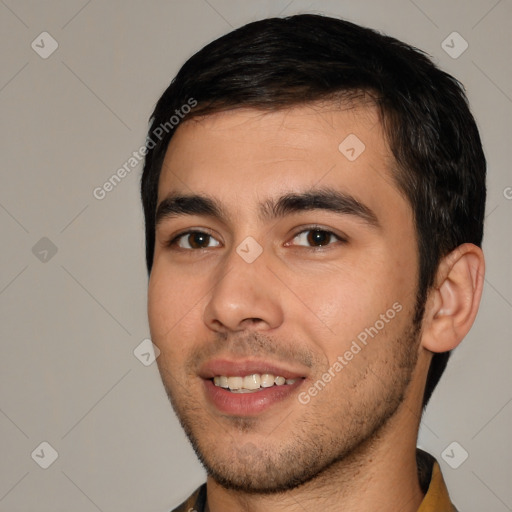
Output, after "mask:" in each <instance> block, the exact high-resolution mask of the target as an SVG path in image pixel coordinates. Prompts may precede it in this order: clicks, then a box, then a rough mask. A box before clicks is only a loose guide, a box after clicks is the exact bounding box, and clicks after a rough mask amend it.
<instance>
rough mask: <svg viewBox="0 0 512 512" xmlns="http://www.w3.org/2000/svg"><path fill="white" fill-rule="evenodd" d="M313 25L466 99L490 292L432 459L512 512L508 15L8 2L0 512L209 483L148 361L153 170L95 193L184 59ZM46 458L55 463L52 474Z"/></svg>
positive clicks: (448, 392)
mask: <svg viewBox="0 0 512 512" xmlns="http://www.w3.org/2000/svg"><path fill="white" fill-rule="evenodd" d="M299 12H322V13H325V14H333V15H337V16H341V17H345V18H347V19H349V20H351V21H355V22H358V23H361V24H363V25H366V26H370V27H373V28H377V29H379V30H382V31H385V32H387V33H389V34H390V35H393V36H395V37H398V38H399V39H403V40H404V41H406V42H408V43H412V44H414V45H415V46H418V47H420V48H422V49H424V50H426V51H427V52H428V53H429V54H430V55H432V56H433V58H434V60H435V62H437V63H438V64H439V65H440V66H441V67H443V68H444V69H446V70H448V71H449V72H450V73H452V74H454V75H455V76H456V77H457V78H459V79H460V80H461V81H462V82H463V83H464V84H465V85H466V87H467V90H468V95H469V98H470V101H471V104H472V108H473V110H474V113H475V115H476V118H477V121H478V123H479V126H480V129H481V133H482V137H483V141H484V145H485V150H486V154H487V158H488V163H489V179H488V188H489V193H488V204H487V208H488V209H487V218H486V234H485V244H484V250H485V252H486V258H487V275H486V283H485V290H484V295H483V303H482V306H481V309H480V313H479V317H478V319H477V321H476V324H475V325H474V327H473V329H472V331H471V333H470V334H469V335H468V336H467V338H466V339H465V341H464V342H463V344H462V345H461V346H460V348H459V349H457V350H456V351H455V353H454V355H453V358H452V360H451V362H450V364H449V368H448V370H447V372H446V374H445V377H444V378H443V381H442V383H441V384H440V386H439V387H438V389H437V391H436V393H435V395H434V397H433V399H432V402H431V405H430V406H429V408H428V411H427V413H426V415H425V416H424V418H423V422H422V427H421V431H420V440H419V445H420V446H421V447H423V448H425V449H427V450H429V451H430V452H431V453H433V454H434V455H435V456H436V457H437V459H438V460H439V461H440V464H441V467H442V469H443V473H444V475H445V478H446V480H447V482H448V486H449V489H450V491H451V495H452V498H453V499H454V501H455V503H456V504H457V506H458V507H459V509H460V510H462V511H466V512H471V511H475V512H476V511H482V510H485V511H486V512H487V511H496V512H502V511H506V510H512V489H511V486H510V483H511V473H512V443H511V440H510V439H511V438H510V434H509V432H510V425H511V419H512V404H511V401H512V386H511V377H510V374H511V372H510V368H511V366H512V361H511V354H512V348H511V345H510V331H511V329H510V327H511V320H510V319H511V316H512V272H511V263H510V262H511V256H512V250H511V249H512V248H511V241H510V224H511V223H510V220H511V214H512V200H511V198H512V188H510V187H512V174H511V171H510V158H509V153H510V134H511V133H512V130H511V119H512V116H511V114H512V100H511V96H512V72H511V70H512V67H511V63H510V50H511V48H512V45H511V43H512V41H511V30H512V2H511V1H510V0H501V1H497V0H480V1H472V2H468V1H448V2H446V1H441V0H435V1H426V0H414V1H408V0H391V1H388V2H385V3H384V2H378V1H377V0H374V1H366V2H361V1H359V0H346V1H317V2H306V1H301V0H295V1H290V0H278V1H275V0H274V1H248V0H245V1H235V0H209V1H208V2H207V1H203V0H190V1H186V2H185V1H183V2H178V1H148V2H142V1H135V0H131V1H121V0H118V1H108V2H107V1H104V2H102V1H99V0H92V1H91V0H90V1H87V0H73V1H67V2H58V1H35V0H34V1H25V0H22V1H14V0H0V34H1V35H0V40H1V44H2V56H1V65H0V69H1V78H0V122H1V125H2V126H1V140H2V152H1V169H2V175H1V187H0V227H1V234H2V246H1V247H2V250H1V251H0V267H1V277H0V326H1V327H0V329H1V357H0V442H1V450H0V510H1V511H9V512H11V511H36V510H37V511H39V512H45V511H69V510H73V511H76V512H82V511H83V512H89V511H91V512H93V511H97V510H100V511H105V512H107V511H124V512H129V511H142V510H144V511H155V512H157V511H158V512H160V511H166V510H169V509H170V508H171V506H172V505H174V504H177V503H178V502H180V501H181V500H182V499H184V498H185V497H186V496H187V495H188V494H189V493H190V492H191V491H192V490H193V489H194V488H195V487H196V486H198V485H199V484H200V483H201V482H202V481H203V480H204V474H203V472H202V469H201V467H200V466H199V464H198V463H197V461H196V459H195V456H194V454H193V452H192V450H191V448H190V447H189V446H188V444H187V441H186V439H185V437H184V435H183V433H182V431H181V429H180V427H179V425H178V423H177V420H176V419H175V417H174V414H173V412H172V409H171V407H170V405H169V403H168V401H167V397H166V396H165V393H164V391H163V387H162V385H161V382H160V377H159V375H158V371H157V368H156V364H152V365H150V366H145V365H144V364H142V363H141V361H140V360H139V359H137V358H136V357H135V355H134V350H135V349H136V347H137V346H138V345H139V344H140V343H141V342H142V340H144V339H145V338H148V336H149V330H148V327H147V320H146V284H147V277H146V274H145V267H144V240H143V219H142V213H141V207H140V204H139V198H138V184H139V176H140V171H141V164H138V165H137V166H136V167H135V168H134V169H133V171H132V172H131V173H130V174H128V175H127V176H126V177H125V178H124V179H123V180H122V181H121V183H119V184H118V185H117V186H116V187H115V189H114V190H112V191H111V192H109V193H108V194H107V195H106V197H105V198H104V199H102V200H98V199H96V198H95V197H94V196H93V190H94V189H95V188H96V187H101V186H102V184H103V183H104V182H105V181H106V180H107V179H108V178H109V177H110V176H112V174H114V173H115V172H116V170H117V169H118V168H119V167H121V166H122V165H123V164H125V163H126V162H127V161H128V159H129V158H130V156H131V154H132V152H133V151H136V150H138V149H139V147H140V146H141V145H142V144H143V142H144V139H145V132H146V128H147V119H148V116H149V114H150V112H151V110H152V108H153V106H154V104H155V102H156V100H157V99H158V97H159V95H160V94H161V93H162V92H163V90H164V88H165V87H166V86H167V85H168V83H169V81H170V80H171V78H172V77H173V76H174V74H175V73H176V71H177V70H178V68H179V66H180V65H181V64H182V63H183V62H184V60H185V59H186V58H187V57H188V56H190V55H191V54H192V53H194V52H195V51H196V50H198V49H199V48H201V47H202V46H203V45H204V44H205V43H207V42H209V41H210V40H212V39H214V38H216V37H218V36H220V35H222V34H224V33H226V32H228V31H229V30H231V28H232V27H238V26H240V25H242V24H245V23H246V22H248V21H251V20H255V19H258V18H261V17H267V16H284V15H289V14H294V13H299ZM44 31H47V32H48V33H49V34H51V36H52V37H53V38H54V39H55V40H56V41H57V43H58V45H59V46H58V49H57V50H56V51H55V52H54V53H53V54H52V55H50V56H49V57H48V58H46V59H43V58H42V57H41V56H40V55H39V54H38V53H36V51H35V50H34V49H33V48H32V47H31V43H32V42H33V41H35V44H38V45H39V48H38V50H39V51H40V52H43V50H44V51H48V50H49V49H50V48H51V41H50V40H49V39H48V38H47V36H41V37H39V35H40V34H41V33H42V32H44ZM454 31H456V32H458V33H459V34H461V36H462V37H463V38H464V39H465V40H466V41H467V42H468V44H469V47H468V48H467V50H466V51H465V52H464V53H462V54H461V55H460V56H458V57H457V58H453V57H452V56H450V55H448V53H447V52H446V51H445V50H444V49H443V47H442V42H443V41H444V40H445V39H446V38H447V36H448V35H449V34H451V33H452V32H454ZM41 39H43V42H41ZM445 44H449V45H450V46H453V47H454V48H453V49H452V53H453V52H454V51H455V52H456V51H458V50H460V49H461V48H462V46H461V44H463V43H462V41H461V40H460V39H456V40H453V39H448V43H445ZM43 47H44V48H43ZM44 237H46V239H43V240H42V241H41V239H42V238H44ZM47 239H49V240H50V241H51V242H49V241H48V240H47ZM34 246H35V248H34ZM55 249H56V250H57V252H56V253H55V254H53V252H55ZM44 441H45V442H47V443H49V444H50V445H51V446H52V447H53V449H54V450H56V452H57V453H58V457H57V459H56V460H55V461H54V462H53V464H51V465H50V466H49V467H48V468H47V469H43V468H41V467H40V464H44V462H45V461H46V462H47V463H48V462H50V461H51V449H49V448H48V447H45V445H43V446H42V447H40V444H41V443H42V442H44ZM453 441H456V442H457V443H458V445H457V446H455V448H453V445H452V447H451V448H450V449H449V450H448V452H445V454H446V453H448V455H449V457H448V458H446V457H445V458H446V460H449V461H450V463H451V465H456V463H460V461H461V460H462V459H463V456H464V453H465V452H467V453H468V454H469V456H468V458H467V460H465V461H464V462H463V463H462V464H460V466H459V467H458V468H457V469H453V468H452V467H451V466H450V465H449V464H448V463H447V462H446V460H445V459H443V457H442V453H443V451H444V450H445V449H446V448H447V447H448V446H449V445H450V444H451V443H452V442H453ZM452 449H453V451H452ZM41 450H42V451H41ZM463 450H464V451H463ZM31 454H33V455H31Z"/></svg>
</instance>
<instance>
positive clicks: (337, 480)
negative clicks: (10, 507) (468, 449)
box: [148, 103, 483, 512]
mask: <svg viewBox="0 0 512 512" xmlns="http://www.w3.org/2000/svg"><path fill="white" fill-rule="evenodd" d="M349 134H355V135H356V136H357V137H358V138H359V139H360V140H361V141H362V142H363V143H364V145H365V149H364V151H363V152H362V153H361V154H360V155H359V157H358V158H356V159H355V160H354V161H350V160H349V159H348V158H346V156H345V155H344V154H343V153H342V152H341V151H340V150H339V149H338V146H339V145H340V143H341V142H342V141H343V140H344V139H345V138H346V137H347V136H348V135H349ZM393 165H394V162H393V158H392V155H391V152H390V150H389V148H388V146H387V143H386V140H385V137H384V134H383V131H382V127H381V124H380V121H379V118H378V115H377V111H376V109H374V108H373V107H372V106H371V105H368V104H359V105H356V104H351V105H345V106H344V107H343V108H341V109H340V106H339V105H337V104H336V105H335V104H332V103H330V104H315V105H308V106H301V107H296V108H293V109H288V110H282V111H276V112H272V113H268V112H267V113H263V112H259V111H255V110H250V109H238V110H233V111H230V112H225V113H219V114H214V115H211V116H207V117H205V118H198V119H191V120H188V121H186V122H185V123H183V124H182V125H181V126H180V127H179V128H178V129H177V132H176V133H175V135H174V137H173V139H172V140H171V143H170V145H169V148H168V151H167V154H166V158H165V161H164V166H163V169H162V174H161V177H160V183H159V191H158V201H159V202H161V201H162V200H163V199H164V198H165V197H166V196H167V195H168V194H170V193H173V194H182V195H195V194H199V195H204V196H208V197H210V198H214V199H215V200H217V201H218V202H219V203H220V204H221V205H222V209H223V213H224V215H223V217H222V218H218V217H212V216H206V215H198V214H194V215H176V216H173V217H169V218H165V219H163V220H162V221H161V222H159V223H158V224H157V230H156V244H155V257H154V263H153V269H152V273H151V277H150V283H149V294H148V313H149V322H150V328H151V335H152V340H153V342H154V343H155V345H157V346H158V348H159V349H160V351H161V354H160V356H159V358H158V359H157V362H158V367H159V371H160V374H161V377H162V381H163V384H164V387H165V389H166V392H167V394H168V396H169V398H170V400H171V402H172V404H173V407H174V409H175V411H176V413H177V415H178V417H179V419H180V421H181V423H182V425H183V427H184V429H185V431H186V433H187V435H188V436H189V438H190V440H191V442H192V444H193V446H194V449H195V450H196V453H197V454H198V456H199V458H200V460H201V461H202V462H203V464H204V465H205V467H206V469H207V471H208V475H209V476H208V506H209V510H210V511H212V512H217V511H221V510H222V511H230V510H242V509H243V510H254V511H258V510H267V511H268V510H276V511H277V510H289V511H291V510H303V509H304V508H307V509H308V510H323V511H325V510H340V503H343V505H344V506H346V507H347V509H350V510H354V511H356V510H382V511H384V510H395V511H396V510H403V511H408V510H411V511H412V510H417V508H418V506H419V504H420V502H421V500H422V493H421V491H420V488H419V485H418V481H417V476H416V467H415V446H416V436H417V431H418V425H419V421H420V417H421V397H422V393H423V388H424V382H425V378H426V373H427V370H428V365H429V362H430V358H431V354H432V352H435V351H443V350H450V349H451V348H453V347H454V346H456V345H457V344H458V343H459V342H460V341H461V339H462V338H463V336H464V335H465V333H466V332H467V330H469V327H470V326H471V324H472V322H473V319H474V316H475V315H476V310H477V308H478V302H479V299H480V293H481V287H482V281H483V256H482V254H481V251H480V249H478V248H476V247H475V246H472V245H470V244H465V245H464V246H461V247H460V248H458V250H457V251H454V253H452V254H451V255H448V256H447V257H446V258H445V259H444V260H443V262H442V265H440V268H439V276H438V279H437V281H436V287H435V288H434V290H433V291H432V293H431V294H430V295H429V298H428V301H427V309H426V313H425V317H424V323H423V330H422V332H420V329H419V326H415V325H413V324H412V318H413V316H414V305H415V298H416V290H417V282H418V254H417V249H416V233H415V228H414V225H413V217H412V210H411V207H410V205H409V203H408V202H407V200H406V198H405V197H404V196H403V195H402V194H401V193H400V191H399V190H398V188H397V186H396V185H395V183H394V181H393V178H392V176H393ZM328 189H329V190H335V191H338V192H343V193H345V194H350V195H352V196H353V197H355V198H356V199H357V200H358V201H360V202H361V203H363V204H364V205H366V206H367V207H369V208H370V209H371V210H372V211H373V212H374V213H375V215H376V217H377V219H378V224H379V225H378V226H373V225H369V224H368V223H366V222H365V221H364V220H362V219H361V218H360V217H358V216H355V215H349V214H340V213H336V212H332V211H327V210H323V209H311V210H303V211H300V212H294V213H291V214H288V215H284V216H282V217H279V218H273V219H268V218H263V217H261V215H260V209H261V207H260V205H261V204H265V203H266V202H268V201H269V200H277V198H278V197H279V196H281V195H283V194H287V193H302V192H309V191H312V190H313V191H318V190H328ZM267 204H268V203H267ZM192 228H193V229H196V230H200V231H202V232H203V233H206V234H207V235H211V238H209V237H203V238H201V239H198V238H194V237H192V238H191V237H189V236H186V235H185V236H182V237H181V238H179V239H176V237H177V235H179V234H182V233H183V232H184V231H187V230H189V229H192ZM313 228H314V229H321V230H323V231H328V232H332V233H333V234H334V235H335V236H332V237H331V236H329V235H328V234H325V233H323V232H322V233H323V234H320V238H321V239H322V240H323V241H324V242H325V244H326V245H322V246H321V247H314V246H313V247H312V246H311V240H312V238H311V237H309V238H308V234H309V235H311V231H306V232H305V230H308V229H309V230H311V229H313ZM304 232H305V233H304ZM249 236H250V237H252V238H253V239H255V240H256V241H257V242H258V244H259V245H260V246H261V248H262V253H261V255H260V256H259V257H258V258H257V259H256V260H255V261H253V262H252V263H248V262H246V261H245V260H244V259H243V258H242V257H241V256H240V254H238V253H237V251H236V249H237V247H239V246H240V244H241V243H242V242H243V241H244V240H245V239H246V237H249ZM171 240H174V243H173V244H171V245H169V242H170V241H171ZM198 240H199V242H201V243H203V242H204V248H198V249H192V248H191V247H192V246H191V245H188V244H190V243H192V244H194V243H197V242H198ZM308 240H309V242H308ZM313 244H314V239H313ZM393 304H395V305H396V304H398V305H399V306H400V311H399V312H397V313H396V314H395V315H393V318H392V319H389V316H387V317H386V318H387V319H388V321H387V322H385V323H384V327H383V328H382V329H378V334H376V335H375V336H374V337H372V338H368V342H367V345H364V346H363V345H362V344H361V343H359V345H360V346H361V350H360V351H359V352H358V353H357V354H355V355H354V356H353V358H351V360H350V361H346V363H347V364H346V365H345V364H344V365H343V369H342V370H341V371H336V372H334V373H335V377H332V378H331V379H330V381H329V382H328V383H327V384H326V385H325V387H323V388H322V389H321V390H320V391H319V392H318V393H317V394H316V395H315V396H311V397H310V400H309V401H308V403H301V401H300V400H298V395H299V393H300V392H305V391H307V390H308V389H309V388H310V387H311V386H313V385H314V383H315V382H316V381H318V380H319V379H322V376H323V375H324V374H325V373H326V372H328V371H329V369H330V368H332V367H333V364H334V363H335V362H336V361H337V360H338V361H339V359H338V358H339V357H340V356H341V357H343V356H344V354H345V353H346V352H347V350H349V349H350V347H351V344H352V342H353V341H354V340H356V339H357V336H358V334H360V333H361V332H363V331H364V330H365V329H367V328H370V327H371V326H375V325H376V322H377V321H378V320H379V319H382V316H381V315H385V316H386V312H387V311H388V310H390V309H392V306H393ZM379 326H380V324H379ZM447 347H449V348H447ZM218 357H223V358H228V359H230V360H234V361H238V360H240V361H242V360H245V359H247V358H253V357H257V358H259V359H264V360H266V361H269V362H272V363H276V364H278V365H280V366H282V367H284V368H287V369H289V370H291V371H294V372H295V373H298V374H300V375H301V376H302V377H303V378H304V379H303V381H302V382H301V384H300V386H299V387H298V388H297V390H296V392H294V393H293V394H292V395H291V396H289V397H287V398H286V399H285V400H284V401H282V402H280V403H278V404H274V405H272V406H270V407H269V408H267V409H265V410H264V411H262V412H261V413H260V414H257V415H243V414H240V415H230V414H225V413H223V412H221V411H219V410H218V409H217V408H216V407H215V406H214V405H213V404H212V403H211V401H209V400H208V398H207V395H206V393H205V390H204V381H203V379H202V378H201V377H200V376H199V373H200V372H201V368H202V367H203V366H202V365H204V364H205V363H207V362H208V361H210V360H211V359H212V358H218ZM345 360H346V359H345ZM331 371H332V370H331ZM324 380H325V378H324ZM302 396H304V395H302ZM383 496H385V497H386V499H383Z"/></svg>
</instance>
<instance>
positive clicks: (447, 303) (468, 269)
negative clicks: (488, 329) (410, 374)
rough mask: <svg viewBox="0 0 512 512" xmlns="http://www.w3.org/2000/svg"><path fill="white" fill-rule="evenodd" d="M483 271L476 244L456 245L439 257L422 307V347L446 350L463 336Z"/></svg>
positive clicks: (472, 317)
mask: <svg viewBox="0 0 512 512" xmlns="http://www.w3.org/2000/svg"><path fill="white" fill-rule="evenodd" d="M484 275H485V261H484V254H483V252H482V249H480V247H477V246H476V245H473V244H463V245H460V246H459V247H457V248H456V249H454V250H453V251H452V252H451V253H449V254H448V255H447V256H445V257H444V258H443V259H442V260H441V262H440V264H439V267H438V269H437V273H436V279H435V283H434V286H433V288H432V290H431V291H430V293H429V297H428V300H427V305H426V308H425V315H424V320H423V334H422V340H421V345H422V346H423V348H425V349H427V350H429V351H431V352H447V351H449V350H452V349H454V348H455V347H456V346H457V345H458V344H459V343H460V342H461V341H462V340H463V338H464V336H466V334H467V333H468V331H469V329H470V328H471V326H472V325H473V322H474V320H475V317H476V314H477V311H478V306H479V305H480V298H481V297H482V290H483V286H484Z"/></svg>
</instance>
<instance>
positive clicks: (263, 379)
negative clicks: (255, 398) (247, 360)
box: [261, 373, 274, 388]
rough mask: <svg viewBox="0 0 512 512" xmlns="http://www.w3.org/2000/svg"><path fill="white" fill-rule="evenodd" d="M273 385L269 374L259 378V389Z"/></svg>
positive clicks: (272, 377)
mask: <svg viewBox="0 0 512 512" xmlns="http://www.w3.org/2000/svg"><path fill="white" fill-rule="evenodd" d="M273 385H274V376H273V375H271V374H270V373H264V374H263V375H262V376H261V387H262V388H269V387H270V386H273Z"/></svg>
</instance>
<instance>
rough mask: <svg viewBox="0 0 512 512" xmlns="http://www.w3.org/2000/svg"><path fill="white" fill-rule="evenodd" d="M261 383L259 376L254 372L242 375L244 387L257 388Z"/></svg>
mask: <svg viewBox="0 0 512 512" xmlns="http://www.w3.org/2000/svg"><path fill="white" fill-rule="evenodd" d="M260 383H261V377H260V376H259V375H258V374H257V373H255V374H253V375H247V377H244V385H243V387H244V388H245V389H259V387H260Z"/></svg>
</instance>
